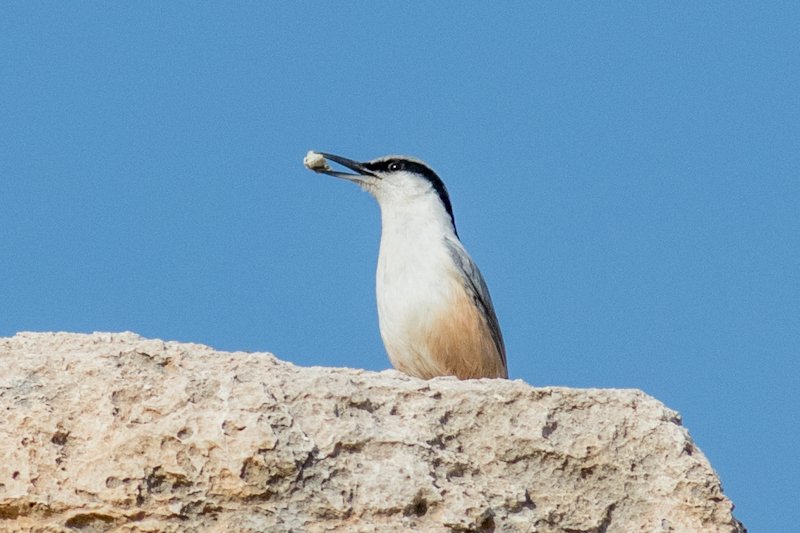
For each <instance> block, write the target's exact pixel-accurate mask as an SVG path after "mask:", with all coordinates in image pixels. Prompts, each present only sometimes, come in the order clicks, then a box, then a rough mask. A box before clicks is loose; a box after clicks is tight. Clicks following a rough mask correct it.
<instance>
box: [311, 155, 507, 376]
mask: <svg viewBox="0 0 800 533" xmlns="http://www.w3.org/2000/svg"><path fill="white" fill-rule="evenodd" d="M328 161H330V162H332V163H336V164H338V165H341V166H342V167H344V168H346V169H348V170H350V171H352V173H351V172H342V171H337V170H334V169H333V168H331V167H330V166H329V165H328ZM303 162H304V164H305V166H306V167H307V168H309V169H310V170H313V171H315V172H318V173H323V174H328V175H330V176H334V177H337V178H342V179H345V180H348V181H351V182H354V183H356V184H357V185H359V186H360V187H361V188H362V189H364V190H365V191H367V192H368V193H370V194H371V195H372V196H373V197H374V198H375V199H376V200H377V202H378V205H379V206H380V212H381V240H380V249H379V252H378V266H377V271H376V279H375V293H376V299H377V304H378V322H379V327H380V333H381V338H382V340H383V344H384V346H385V348H386V353H387V355H388V356H389V360H390V362H391V363H392V366H394V367H395V368H396V369H397V370H399V371H401V372H403V373H405V374H408V375H411V376H414V377H417V378H422V379H431V378H434V377H437V376H456V377H457V378H459V379H478V378H508V367H507V364H506V350H505V345H504V343H503V335H502V333H501V331H500V325H499V323H498V320H497V315H496V314H495V310H494V306H493V304H492V299H491V296H490V295H489V289H488V288H487V286H486V282H485V281H484V279H483V276H482V275H481V272H480V270H478V267H477V265H476V264H475V262H474V261H473V260H472V258H471V257H470V255H469V254H468V253H467V250H466V249H465V248H464V245H463V244H462V243H461V240H460V238H459V236H458V231H457V229H456V223H455V217H454V215H453V206H452V203H451V201H450V195H449V194H448V191H447V188H446V187H445V185H444V182H443V181H442V180H441V179H440V178H439V176H438V175H437V174H436V172H434V171H433V170H432V169H431V167H429V166H428V165H427V164H426V163H425V162H423V161H421V160H419V159H416V158H413V157H408V156H399V155H389V156H384V157H379V158H377V159H372V160H370V161H365V162H358V161H354V160H352V159H348V158H345V157H341V156H338V155H335V154H329V153H324V152H314V151H310V152H308V154H307V155H306V157H305V159H304V160H303Z"/></svg>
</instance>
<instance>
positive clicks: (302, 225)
mask: <svg viewBox="0 0 800 533" xmlns="http://www.w3.org/2000/svg"><path fill="white" fill-rule="evenodd" d="M697 4H698V3H697V2H678V3H669V4H666V3H660V4H653V3H648V4H646V5H645V4H642V3H639V2H630V3H614V4H613V5H610V4H587V3H571V4H569V5H567V4H564V3H561V2H554V3H550V4H547V5H543V6H538V7H532V6H531V4H529V3H522V2H520V3H517V4H511V3H508V4H502V5H497V4H493V5H489V4H486V5H482V6H475V5H471V4H467V3H456V2H448V3H440V4H439V5H438V6H431V5H430V3H428V2H420V3H399V2H394V3H388V2H387V3H372V2H370V3H366V2H365V3H343V2H336V3H334V2H326V3H314V4H303V3H294V2H292V3H280V6H282V7H280V8H276V7H274V6H276V5H278V3H268V2H263V3H262V2H251V3H247V2H237V3H224V4H222V3H220V4H215V3H201V4H196V3H189V2H185V3H164V2H136V3H135V5H122V4H119V3H116V4H114V5H111V4H108V3H100V2H98V3H91V2H80V3H69V4H65V3H62V2H14V3H6V4H4V6H3V10H2V11H3V12H2V15H1V16H0V194H1V196H0V201H1V202H2V203H0V228H2V239H1V240H0V302H1V303H2V307H0V335H12V334H14V333H15V332H17V331H19V330H67V331H85V332H89V331H121V330H132V331H135V332H137V333H140V334H142V335H145V336H148V337H159V338H163V339H175V340H181V341H195V342H201V343H206V344H209V345H211V346H214V347H216V348H219V349H225V350H257V351H272V352H274V353H276V354H277V355H278V356H280V357H282V358H284V359H286V360H289V361H292V362H294V363H296V364H299V365H326V366H350V367H363V368H368V369H375V370H378V369H383V368H386V367H387V366H388V361H387V359H386V356H385V354H384V351H383V346H382V344H381V340H380V336H379V333H378V326H377V317H376V309H375V303H374V283H375V282H374V271H375V262H376V256H377V249H378V240H379V224H380V220H379V212H378V208H377V205H376V204H375V203H374V201H373V200H372V199H371V198H370V197H369V196H368V195H366V194H364V193H362V192H360V191H359V190H358V189H357V188H356V187H355V186H353V185H352V184H349V183H345V182H342V181H339V180H335V179H333V178H329V177H326V176H319V175H314V174H312V173H310V172H308V171H306V170H304V169H303V167H302V164H301V160H302V158H303V155H304V154H305V152H306V150H308V149H312V148H313V149H317V150H324V151H329V152H333V153H337V154H341V155H344V156H348V157H351V158H355V159H369V158H373V157H376V156H380V155H384V154H387V153H403V154H409V155H415V156H418V157H420V158H423V159H425V160H426V161H428V163H430V164H431V166H432V167H433V168H435V169H436V170H437V171H438V172H439V174H440V176H442V178H443V179H444V180H445V182H446V183H447V185H448V187H449V189H450V193H451V196H452V199H453V203H454V208H455V216H456V221H457V223H458V227H459V233H460V235H461V237H462V240H463V241H464V243H465V245H466V246H467V248H468V249H469V250H470V252H471V253H472V255H473V257H474V258H475V259H476V261H477V262H478V264H479V265H480V266H481V269H482V271H483V273H484V276H485V277H486V279H487V281H488V284H489V287H490V289H491V292H492V296H493V298H494V302H495V306H496V308H497V313H498V315H499V318H500V322H501V325H502V328H503V331H504V334H505V338H506V344H507V348H508V357H509V362H510V372H511V375H512V377H514V378H521V379H523V380H525V381H527V382H529V383H531V384H533V385H536V386H545V385H565V386H570V387H633V388H639V389H642V390H644V391H645V392H647V393H649V394H652V395H653V396H655V397H656V398H658V399H660V400H661V401H663V402H664V403H666V404H667V405H668V406H670V407H672V408H674V409H676V410H678V411H680V412H681V413H682V415H683V417H684V422H685V424H686V426H687V427H688V428H689V430H690V431H691V433H692V435H693V436H694V438H695V439H696V441H697V443H698V445H699V446H700V447H701V448H702V450H703V451H704V452H705V453H706V455H707V456H708V457H709V459H710V460H711V462H712V464H713V466H714V467H715V468H716V469H717V471H718V472H719V474H720V476H721V478H722V482H723V487H724V489H725V491H726V493H727V494H728V495H729V496H730V497H731V498H732V499H733V501H734V502H735V503H736V505H737V509H736V515H737V516H738V517H739V518H740V519H741V520H743V521H744V523H745V524H746V525H747V526H748V527H749V528H750V529H751V531H753V532H758V531H785V527H786V524H788V523H790V520H791V519H790V517H789V515H788V513H790V512H793V510H794V508H795V507H796V506H797V504H798V502H800V490H799V489H798V483H797V480H798V479H799V478H800V459H798V457H799V455H800V454H798V442H800V422H798V420H800V419H799V418H798V416H799V415H798V413H799V412H800V401H798V385H800V363H798V356H799V355H800V223H798V218H799V217H798V215H799V213H800V176H799V174H800V96H798V95H800V34H799V33H798V31H800V30H799V28H800V7H799V6H800V4H798V3H797V2H785V3H780V2H769V3H764V2H750V3H742V2H738V3H727V2H715V3H708V4H705V5H704V6H698V5H697Z"/></svg>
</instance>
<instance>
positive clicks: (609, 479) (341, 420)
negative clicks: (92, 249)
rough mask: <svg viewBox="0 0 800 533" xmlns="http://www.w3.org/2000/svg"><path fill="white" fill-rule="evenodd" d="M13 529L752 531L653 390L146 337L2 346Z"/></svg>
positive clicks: (8, 519) (3, 486)
mask: <svg viewBox="0 0 800 533" xmlns="http://www.w3.org/2000/svg"><path fill="white" fill-rule="evenodd" d="M0 368H2V369H3V370H2V373H0V409H2V417H0V454H2V458H3V460H2V464H0V530H2V531H82V532H100V531H110V530H114V531H126V532H127V531H130V532H134V531H135V532H140V531H152V532H156V531H159V532H161V531H166V532H170V531H266V532H284V531H286V532H288V531H294V532H305V531H310V532H316V531H336V532H360V531H363V532H367V531H381V532H383V531H407V530H419V531H432V532H466V531H486V532H488V531H495V532H506V531H509V532H510V531H536V532H540V533H546V532H595V533H601V532H605V533H614V532H624V533H628V532H631V531H647V532H667V531H673V532H685V531H720V532H723V531H724V532H740V531H744V528H743V527H742V525H741V524H740V523H739V522H737V521H736V519H734V517H733V516H732V514H731V511H732V507H733V506H732V504H731V502H730V501H729V500H728V499H727V498H726V497H725V496H724V495H723V493H722V489H721V488H720V483H719V479H718V478H717V476H716V475H715V473H714V471H713V470H712V469H711V466H710V465H709V463H708V461H707V460H706V458H705V457H704V456H703V454H702V452H701V451H700V450H699V449H697V447H696V446H695V445H694V443H693V442H692V440H691V438H690V437H689V435H688V433H687V431H686V429H684V428H683V427H682V426H681V423H680V418H679V416H678V414H677V413H675V412H674V411H671V410H669V409H667V408H665V407H664V406H663V405H662V404H661V403H659V402H658V401H656V400H654V399H653V398H650V397H649V396H647V395H645V394H643V393H642V392H640V391H636V390H601V389H589V390H575V389H566V388H532V387H531V386H529V385H527V384H526V383H523V382H521V381H507V380H475V381H457V380H455V379H454V378H438V379H434V380H431V381H422V380H419V379H415V378H410V377H407V376H404V375H402V374H399V373H398V372H395V371H385V372H379V373H375V372H367V371H362V370H351V369H336V368H319V367H312V368H302V367H297V366H294V365H292V364H290V363H286V362H283V361H280V360H278V359H276V358H275V357H274V356H272V355H270V354H264V353H239V352H237V353H225V352H217V351H214V350H213V349H211V348H208V347H206V346H201V345H197V344H182V343H176V342H162V341H158V340H148V339H144V338H142V337H139V336H137V335H135V334H132V333H119V334H110V333H95V334H92V335H78V334H67V333H20V334H18V335H17V336H15V337H11V338H4V339H0Z"/></svg>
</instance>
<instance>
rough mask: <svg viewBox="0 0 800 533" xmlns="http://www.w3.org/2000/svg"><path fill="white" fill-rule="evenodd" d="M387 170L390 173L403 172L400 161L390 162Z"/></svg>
mask: <svg viewBox="0 0 800 533" xmlns="http://www.w3.org/2000/svg"><path fill="white" fill-rule="evenodd" d="M389 170H390V171H391V172H396V171H398V170H403V163H401V162H400V161H392V162H391V163H389Z"/></svg>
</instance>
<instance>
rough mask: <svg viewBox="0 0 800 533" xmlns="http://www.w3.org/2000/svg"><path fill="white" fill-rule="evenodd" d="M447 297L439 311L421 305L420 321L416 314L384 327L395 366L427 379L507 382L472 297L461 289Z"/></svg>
mask: <svg viewBox="0 0 800 533" xmlns="http://www.w3.org/2000/svg"><path fill="white" fill-rule="evenodd" d="M449 293H450V294H449V298H448V299H447V300H448V301H447V303H446V304H445V305H442V306H437V307H438V309H437V310H436V311H431V310H430V308H427V309H426V308H424V307H422V306H420V309H419V310H418V313H419V314H418V315H417V316H415V312H414V310H413V309H412V310H409V311H408V312H407V316H405V317H403V319H402V321H403V324H402V325H397V324H395V325H394V326H395V327H387V328H384V327H381V334H382V336H383V340H384V344H385V345H386V350H387V352H388V354H389V359H390V360H391V361H392V364H393V365H394V367H395V368H397V369H398V370H400V371H402V372H405V373H406V374H409V375H412V376H416V377H419V378H423V379H429V378H432V377H436V376H457V377H458V378H460V379H470V378H504V377H507V371H506V368H505V365H504V364H503V359H502V357H501V355H500V354H499V353H498V352H497V346H496V344H495V342H494V341H493V339H492V335H491V332H490V331H489V328H488V326H487V324H486V321H485V320H484V319H483V318H482V317H481V315H480V312H479V310H478V307H477V306H476V305H475V303H474V302H473V300H472V298H471V297H470V295H469V294H468V293H467V292H466V291H464V290H463V289H462V288H461V287H460V286H454V287H453V290H451V291H449ZM423 313H424V315H423ZM382 326H383V324H382ZM398 326H399V327H398ZM384 330H387V331H384Z"/></svg>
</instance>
